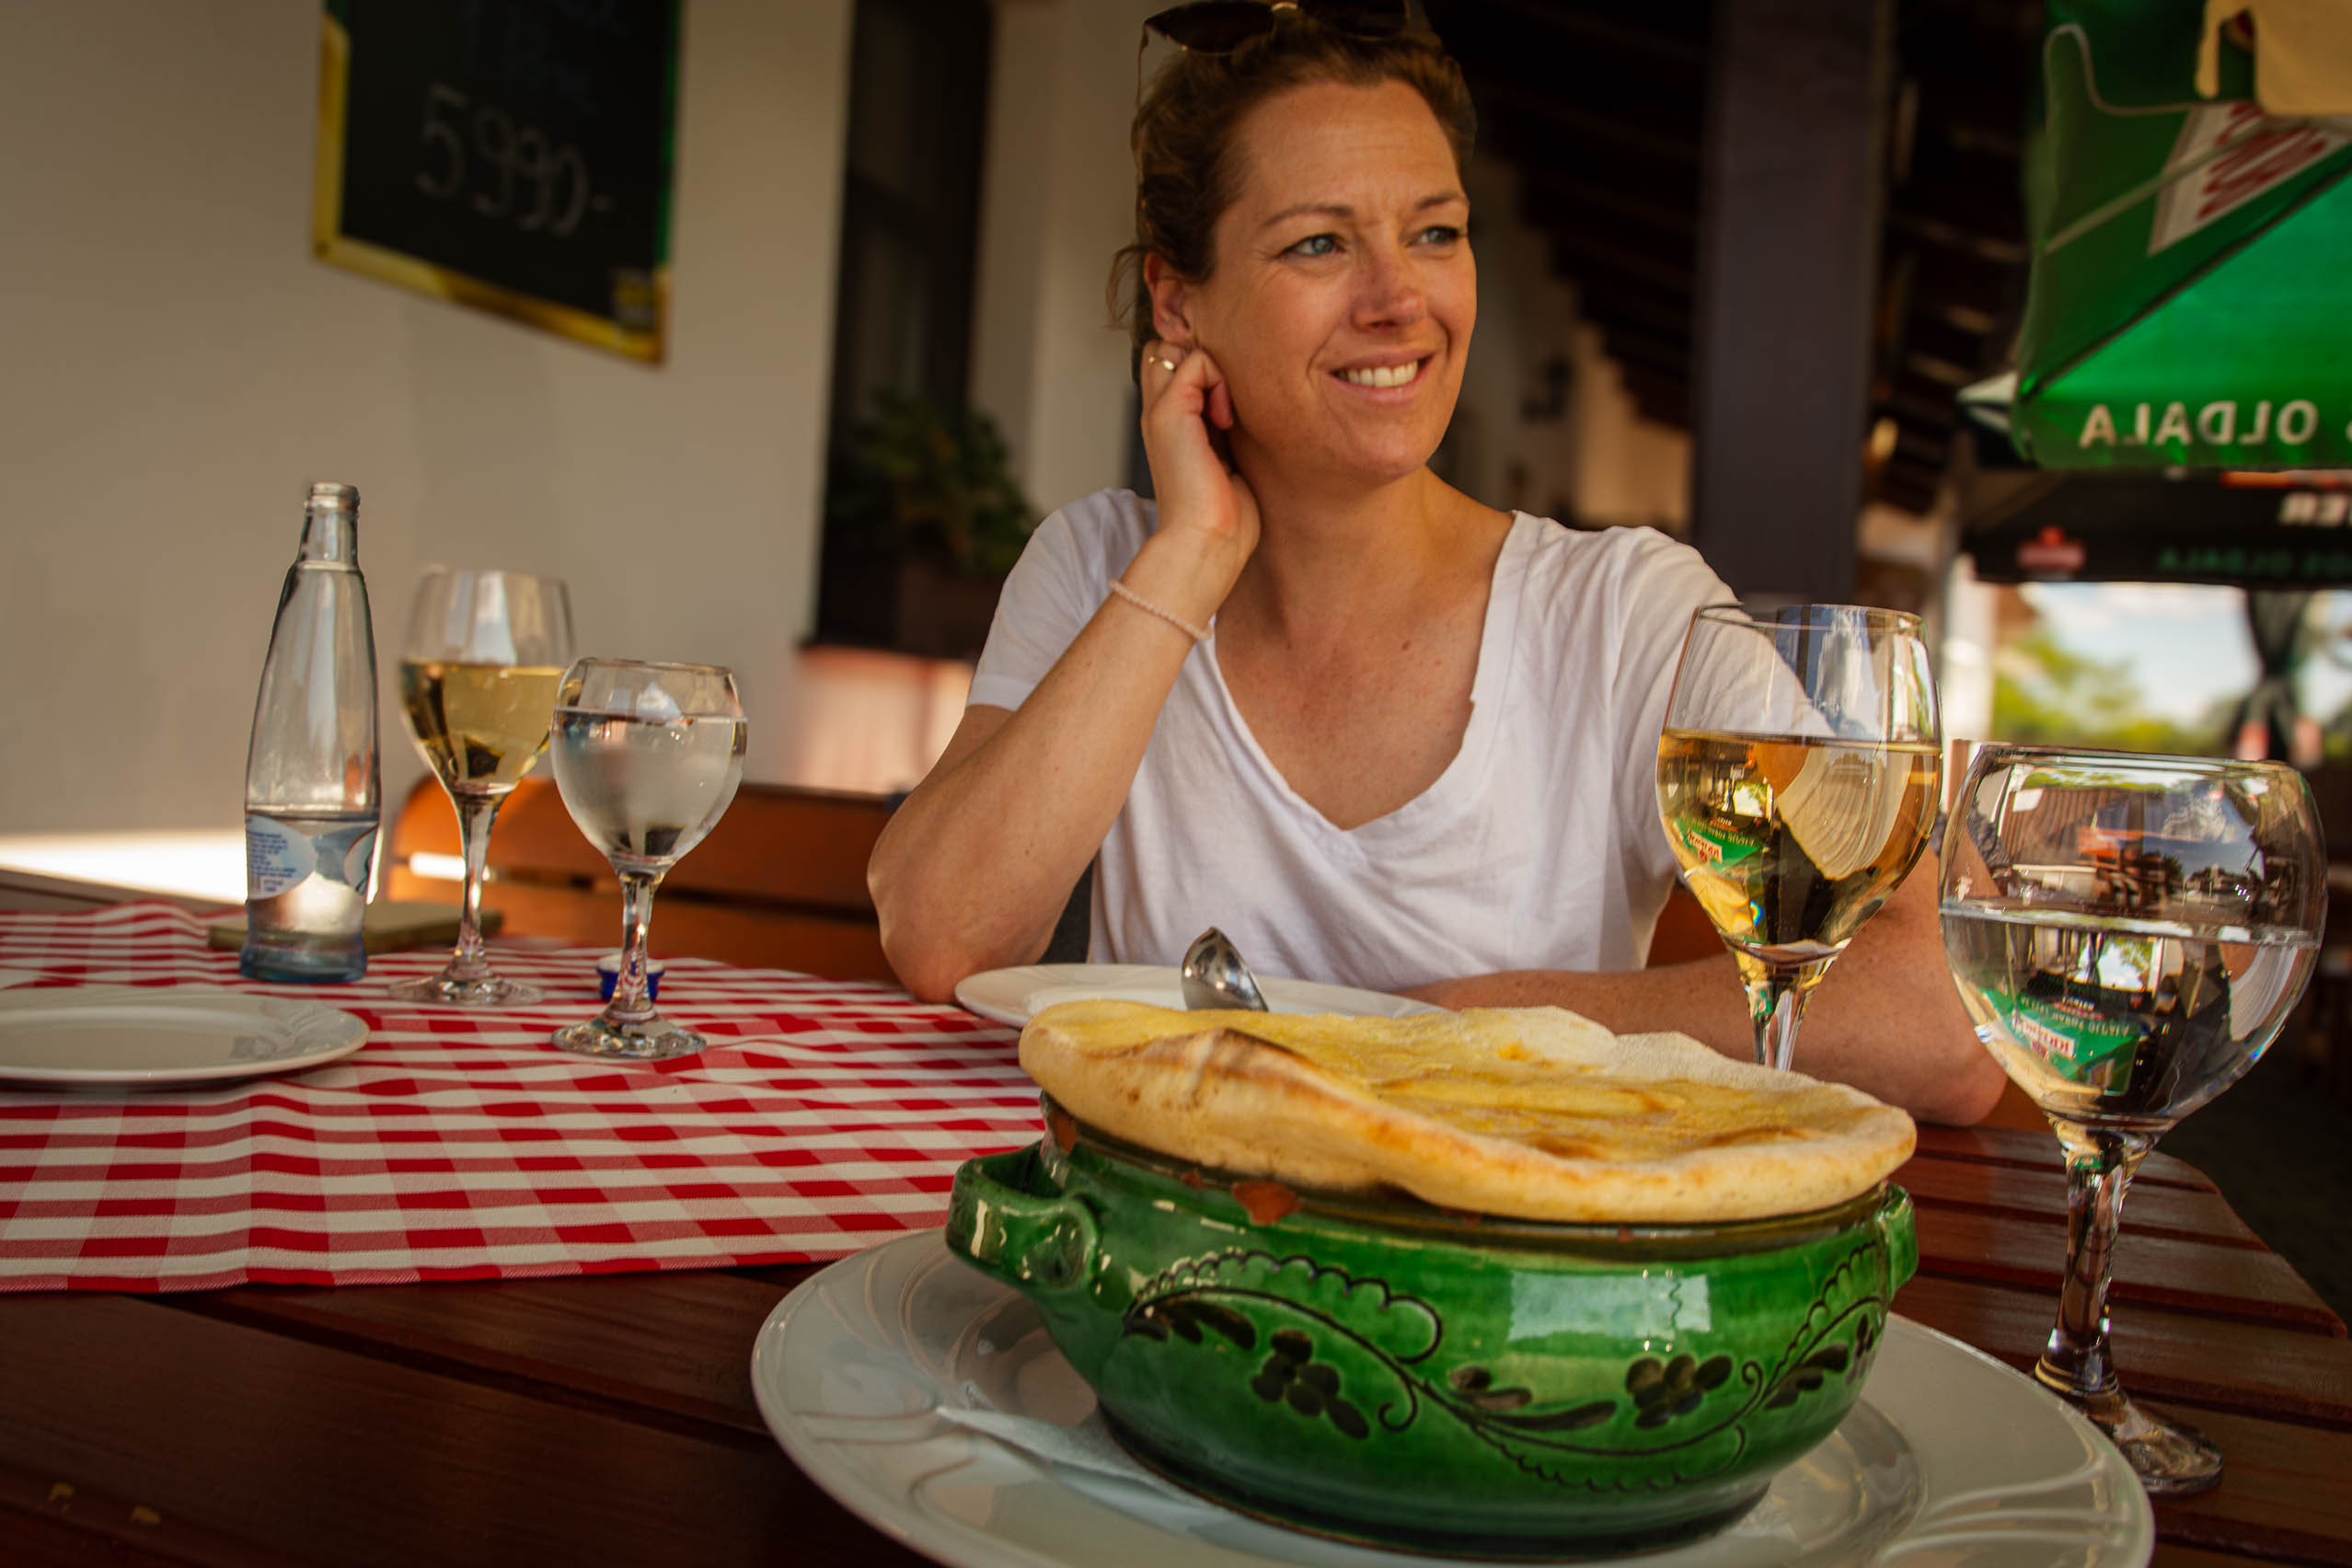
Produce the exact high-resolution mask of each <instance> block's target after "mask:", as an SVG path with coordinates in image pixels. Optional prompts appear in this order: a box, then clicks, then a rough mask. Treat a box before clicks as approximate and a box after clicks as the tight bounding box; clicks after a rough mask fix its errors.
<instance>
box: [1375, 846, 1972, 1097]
mask: <svg viewBox="0 0 2352 1568" xmlns="http://www.w3.org/2000/svg"><path fill="white" fill-rule="evenodd" d="M1939 880H1940V879H1939V875H1938V871H1937V867H1936V860H1935V857H1934V855H1932V854H1930V855H1927V856H1925V857H1924V858H1922V859H1921V860H1920V864H1919V865H1918V866H1917V867H1916V868H1915V869H1914V870H1912V872H1911V874H1910V876H1909V877H1908V878H1906V879H1905V880H1904V882H1903V885H1902V886H1900V887H1898V888H1897V889H1896V890H1895V895H1894V896H1893V897H1892V898H1889V899H1888V900H1887V901H1886V903H1885V906H1884V907H1882V908H1881V909H1880V910H1879V911H1878V913H1877V914H1875V915H1874V916H1872V917H1870V919H1869V920H1868V921H1867V922H1866V923H1864V925H1863V926H1862V930H1861V931H1860V932H1859V933H1857V934H1856V935H1855V937H1854V940H1852V942H1851V943H1850V944H1849V945H1848V946H1847V948H1846V951H1844V952H1843V953H1841V954H1839V957H1838V959H1837V961H1836V962H1835V963H1832V964H1830V966H1829V972H1828V974H1826V975H1824V976H1823V977H1822V981H1821V984H1820V985H1819V986H1816V987H1815V989H1814V993H1813V997H1812V999H1811V1000H1810V1001H1809V1002H1808V1003H1807V1004H1806V1006H1805V1012H1804V1023H1803V1025H1802V1027H1800V1028H1799V1029H1798V1031H1797V1046H1796V1062H1795V1066H1796V1067H1797V1068H1798V1069H1799V1070H1800V1071H1803V1072H1805V1073H1808V1074H1810V1075H1811V1076H1813V1077H1815V1078H1831V1079H1835V1080H1836V1081H1838V1082H1839V1083H1849V1084H1851V1085H1853V1086H1854V1087H1855V1088H1857V1089H1860V1090H1864V1091H1865V1092H1867V1093H1870V1094H1873V1095H1875V1096H1876V1097H1877V1098H1879V1099H1881V1100H1883V1101H1886V1102H1887V1103H1888V1104H1890V1105H1899V1106H1901V1107H1902V1108H1903V1109H1904V1110H1906V1111H1908V1112H1910V1113H1912V1114H1913V1115H1915V1116H1919V1117H1921V1118H1922V1119H1924V1120H1927V1121H1931V1122H1950V1123H1954V1124H1961V1125H1966V1124H1969V1123H1972V1122H1976V1121H1979V1120H1981V1119H1982V1118H1983V1117H1984V1115H1985V1114H1986V1113H1988V1112H1989V1111H1990V1110H1991V1109H1992V1107H1993V1102H1994V1101H1997V1100H1999V1099H2000V1091H2001V1086H2002V1085H2003V1083H2004V1082H2006V1081H2007V1080H2006V1079H2005V1078H2004V1077H2003V1075H2002V1073H2001V1070H2000V1064H1999V1063H1998V1062H1996V1061H1994V1060H1993V1057H1992V1054H1991V1053H1990V1052H1989V1051H1987V1050H1986V1049H1985V1048H1984V1046H1983V1045H1981V1044H1979V1043H1977V1035H1976V1031H1975V1029H1974V1028H1973V1027H1972V1026H1971V1024H1970V1023H1969V1020H1968V1014H1967V1010H1966V1009H1965V1008H1963V1007H1962V1006H1961V1005H1960V995H1959V993H1958V992H1957V991H1956V990H1954V988H1953V985H1952V977H1951V974H1950V973H1949V972H1948V971H1947V970H1946V969H1945V968H1944V963H1943V929H1942V927H1941V924H1940V923H1939V921H1938V918H1937V915H1936V888H1937V885H1938V882H1939ZM1411 994H1412V995H1413V996H1416V997H1421V998H1423V999H1424V1000H1425V1001H1432V1002H1436V1003H1438V1004H1440V1005H1442V1006H1445V1007H1449V1008H1462V1007H1529V1006H1533V1005H1536V1004H1538V1003H1544V1002H1549V1003H1551V1004H1553V1005H1555V1006H1558V1007H1563V1008H1568V1009H1572V1010H1574V1011H1575V1012H1580V1013H1583V1014H1584V1015H1585V1017H1587V1018H1589V1019H1592V1020H1594V1021H1595V1022H1597V1023H1602V1024H1606V1025H1608V1027H1609V1028H1611V1029H1614V1030H1618V1031H1620V1032H1628V1033H1631V1032H1638V1031H1644V1030H1658V1029H1673V1030H1679V1031H1681V1032H1683V1033H1685V1034H1689V1035H1692V1036H1694V1037H1696V1038H1698V1039H1700V1040H1703V1041H1705V1042H1706V1043H1708V1044H1710V1045H1712V1046H1713V1047H1714V1048H1715V1049H1716V1050H1718V1051H1720V1052H1722V1053H1723V1054H1724V1055H1726V1056H1734V1057H1736V1058H1738V1059H1739V1060H1741V1061H1750V1060H1753V1059H1754V1053H1755V1031H1754V1029H1753V1027H1752V1026H1751V1025H1750V1024H1749V1022H1748V1018H1747V993H1746V992H1745V991H1744V990H1743V989H1742V988H1741V986H1740V981H1739V973H1738V971H1737V970H1736V969H1735V967H1734V966H1733V963H1732V960H1731V955H1730V954H1729V953H1725V954H1724V956H1722V957H1721V958H1708V959H1701V960H1700V961H1698V962H1696V963H1677V964H1670V965H1667V966H1666V967H1663V968H1658V969H1643V970H1633V971H1630V972H1627V973H1624V974H1574V973H1570V972H1567V971H1562V970H1532V969H1530V970H1516V971H1513V972H1511V973H1508V974H1482V975H1474V976H1470V977H1469V978H1466V979H1460V980H1447V981H1441V982H1439V983H1438V984H1436V985H1434V986H1422V987H1421V988H1419V989H1418V990H1415V991H1413V992H1412V993H1411Z"/></svg>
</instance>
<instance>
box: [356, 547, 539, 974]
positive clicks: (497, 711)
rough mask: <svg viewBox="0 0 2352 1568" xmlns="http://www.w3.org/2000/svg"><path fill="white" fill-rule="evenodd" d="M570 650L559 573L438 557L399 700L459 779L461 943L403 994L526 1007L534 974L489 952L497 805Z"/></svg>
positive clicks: (421, 744) (529, 753)
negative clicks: (488, 883) (484, 918)
mask: <svg viewBox="0 0 2352 1568" xmlns="http://www.w3.org/2000/svg"><path fill="white" fill-rule="evenodd" d="M570 662H571V597H570V596H569V595H568V594H566V593H565V591H564V586H563V584H562V583H561V582H559V581H557V580H556V579H555V578H552V577H535V576H532V575H530V574H528V573H526V572H520V571H454V570H452V569H450V568H448V567H444V566H436V567H432V568H431V569H429V570H428V571H426V572H425V575H424V579H423V581H421V582H419V583H418V584H417V598H416V605H415V606H414V608H413V609H412V610H411V611H410V612H409V640H408V644H407V647H406V650H405V651H404V652H403V653H402V655H401V659H400V710H401V711H402V712H403V713H405V714H406V715H407V716H408V720H409V734H410V735H411V736H412V737H413V738H414V739H415V741H416V743H417V750H418V752H419V753H420V754H421V755H422V756H423V757H424V759H425V761H426V762H427V763H428V764H429V765H431V767H432V770H433V773H434V774H435V775H436V776H437V777H438V778H440V779H441V784H442V788H443V789H444V790H448V791H449V801H450V803H451V804H452V805H453V806H455V808H456V810H457V837H458V843H459V844H460V846H461V847H463V849H464V852H465V857H466V891H465V895H464V896H465V902H464V905H463V913H462V914H461V915H460V917H459V918H458V923H457V946H456V950H455V951H454V952H452V953H451V954H450V956H449V962H448V963H447V964H445V965H444V966H443V968H442V971H441V973H440V974H434V975H432V976H430V977H428V978H425V979H421V980H400V981H396V982H394V983H393V985H392V986H391V987H390V989H391V992H392V995H394V996H395V997H399V998H400V999H401V1000H402V1001H409V1002H431V1003H439V1004H443V1005H446V1006H453V1007H473V1008H487V1007H521V1006H525V1005H527V1004H529V1003H532V1002H536V1001H537V1000H539V997H540V993H539V991H538V989H537V987H536V986H525V985H524V984H522V983H521V982H520V981H515V980H509V979H507V978H506V977H505V976H504V975H502V974H497V973H495V972H493V971H492V970H491V968H490V962H489V960H487V959H486V958H484V957H483V956H482V929H481V910H482V867H483V865H484V863H485V861H486V859H487V858H488V857H489V854H490V826H491V824H493V823H495V822H496V821H497V819H498V808H499V807H501V806H502V805H504V804H505V803H506V797H507V796H509V795H511V794H513V792H514V786H515V785H516V784H518V783H520V782H522V778H523V776H524V775H525V773H528V772H529V771H530V770H531V765H532V764H533V763H535V762H536V761H538V759H539V755H540V754H541V753H542V752H544V751H546V750H547V749H548V718H549V716H550V715H551V714H552V713H553V712H554V709H555V695H556V683H557V682H558V681H559V680H561V679H562V678H563V667H564V665H565V664H567V663H570Z"/></svg>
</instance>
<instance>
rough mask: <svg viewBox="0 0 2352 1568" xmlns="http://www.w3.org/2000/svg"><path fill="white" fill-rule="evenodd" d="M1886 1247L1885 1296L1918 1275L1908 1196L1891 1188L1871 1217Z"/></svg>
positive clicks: (1916, 1235)
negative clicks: (1914, 1275)
mask: <svg viewBox="0 0 2352 1568" xmlns="http://www.w3.org/2000/svg"><path fill="white" fill-rule="evenodd" d="M1871 1223H1872V1224H1874V1225H1875V1226H1876V1227H1877V1228H1878V1239H1880V1240H1881V1241H1882V1242H1884V1243H1885V1246H1886V1294H1887V1295H1889V1296H1892V1295H1894V1294H1895V1293H1896V1292H1897V1291H1898V1290H1900V1289H1902V1288H1903V1286H1904V1283H1905V1282H1906V1281H1908V1279H1909V1278H1910V1277H1911V1276H1912V1275H1913V1274H1917V1273H1919V1272H1920V1236H1919V1230H1918V1228H1916V1227H1915V1226H1914V1225H1913V1224H1912V1220H1911V1194H1910V1193H1907V1192H1905V1191H1903V1189H1902V1188H1900V1187H1897V1186H1892V1185H1890V1186H1889V1187H1888V1188H1887V1189H1886V1195H1885V1197H1883V1198H1881V1199H1880V1200H1879V1202H1878V1212H1877V1213H1876V1214H1874V1215H1873V1216H1871Z"/></svg>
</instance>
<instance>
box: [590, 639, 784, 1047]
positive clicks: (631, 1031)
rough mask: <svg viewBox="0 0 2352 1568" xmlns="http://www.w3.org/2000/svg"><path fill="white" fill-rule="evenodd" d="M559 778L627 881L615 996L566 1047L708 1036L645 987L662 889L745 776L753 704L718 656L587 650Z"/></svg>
mask: <svg viewBox="0 0 2352 1568" xmlns="http://www.w3.org/2000/svg"><path fill="white" fill-rule="evenodd" d="M549 755H550V757H551V760H552V761H553V763H554V765H555V776H556V788H557V789H559V790H561V791H562V792H563V803H564V805H565V807H566V808H567V809H569V810H570V811H571V820H572V821H573V822H575V823H578V824H580V831H581V832H582V833H584V834H586V835H587V836H588V842H590V843H591V844H594V846H595V847H597V848H598V849H600V850H602V851H603V852H604V854H605V859H608V860H610V861H611V862H612V863H613V870H614V871H615V872H616V873H617V875H618V876H619V877H620V884H621V949H622V951H621V971H620V976H619V978H618V980H617V982H616V983H615V984H614V986H613V999H612V1002H611V1004H610V1005H609V1006H607V1007H606V1008H605V1010H604V1011H603V1012H601V1013H599V1014H597V1015H596V1016H595V1017H594V1018H593V1019H590V1020H587V1021H586V1022H584V1023H573V1024H567V1025H565V1026H564V1027H563V1028H561V1029H559V1030H557V1031H556V1032H555V1043H557V1044H558V1045H560V1046H562V1047H563V1048H564V1049H565V1050H567V1051H578V1052H581V1053H582V1054H583V1055H591V1056H628V1057H631V1058H635V1059H639V1060H649V1061H650V1060H658V1059H660V1058H663V1057H667V1056H685V1055H692V1054H693V1053H695V1052H697V1051H699V1050H701V1049H702V1048H703V1046H704V1045H705V1044H707V1043H708V1042H707V1041H705V1040H704V1039H703V1037H702V1036H701V1035H699V1034H697V1033H695V1032H693V1031H692V1030H690V1029H686V1028H683V1027H681V1026H680V1025H678V1024H676V1023H674V1022H672V1021H671V1020H668V1019H666V1018H663V1016H662V1015H661V1014H660V1013H659V1012H658V1011H656V1010H655V1009H654V1007H653V1003H652V1001H651V998H650V997H647V996H646V994H645V937H646V930H647V928H648V927H649V926H650V925H651V921H652V918H653V890H654V889H655V888H657V887H659V886H660V885H661V882H662V878H663V874H664V873H666V872H667V871H668V870H669V869H670V868H671V867H672V866H674V865H676V864H677V863H678V861H679V859H681V858H683V857H684V856H685V854H686V851H687V850H689V849H691V848H693V847H695V846H696V845H698V844H699V843H701V842H702V839H703V836H704V835H705V834H707V833H709V831H710V829H711V827H712V825H713V824H716V823H717V822H718V820H719V818H720V816H721V814H722V813H724V812H725V811H726V809H727V804H728V802H729V801H732V800H733V799H734V798H735V787H736V786H737V785H738V784H740V783H742V782H743V777H744V709H743V704H742V703H740V702H738V701H737V700H736V699H735V677H734V676H733V675H732V674H729V673H728V672H727V671H725V670H723V669H721V668H720V667H719V666H718V665H716V664H652V663H637V662H635V661H632V660H626V659H582V660H581V661H580V662H579V663H576V664H574V665H572V666H571V669H570V670H567V671H566V672H564V676H563V686H562V687H561V689H559V691H558V692H557V694H556V704H555V735H554V740H553V742H552V743H551V751H550V754H549Z"/></svg>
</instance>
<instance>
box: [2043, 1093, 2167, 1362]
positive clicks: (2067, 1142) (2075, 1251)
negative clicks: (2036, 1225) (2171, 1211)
mask: <svg viewBox="0 0 2352 1568" xmlns="http://www.w3.org/2000/svg"><path fill="white" fill-rule="evenodd" d="M2050 1125H2052V1126H2053V1127H2055V1128H2057V1129H2058V1142H2059V1144H2061V1145H2062V1146H2063V1147H2065V1149H2066V1282H2065V1285H2064V1286H2063V1288H2062V1289H2061V1290H2060V1291H2059V1293H2058V1323H2057V1325H2056V1326H2055V1327H2053V1328H2052V1329H2051V1330H2050V1343H2049V1346H2048V1348H2047V1349H2046V1350H2044V1351H2043V1352H2042V1358H2041V1360H2040V1361H2039V1362H2037V1363H2035V1367H2034V1376H2035V1377H2036V1378H2039V1379H2041V1381H2042V1382H2043V1383H2044V1384H2046V1385H2047V1386H2048V1387H2050V1388H2052V1389H2057V1390H2058V1392H2059V1393H2061V1394H2065V1395H2067V1396H2068V1397H2070V1398H2071V1399H2074V1400H2077V1401H2090V1400H2093V1399H2096V1398H2098V1397H2099V1396H2102V1395H2108V1394H2113V1393H2114V1392H2115V1391H2116V1369H2115V1366H2114V1365H2113V1363H2112V1362H2111V1361H2110V1360H2109V1358H2108V1355H2107V1284H2108V1281H2109V1280H2110V1278H2112V1276H2113V1274H2114V1266H2115V1250H2116V1227H2117V1226H2119V1225H2120V1224H2121V1223H2122V1222H2123V1203H2124V1193H2125V1192H2126V1191H2127V1190H2128V1189H2129V1187H2130V1186H2131V1177H2132V1172H2133V1171H2135V1170H2139V1162H2140V1160H2141V1159H2143V1158H2145V1157H2146V1155H2147V1153H2148V1151H2149V1149H2150V1147H2153V1146H2154V1141H2155V1140H2153V1139H2152V1138H2150V1137H2149V1136H2146V1135H2145V1134H2141V1133H2132V1132H2125V1131H2121V1130H2118V1129H2112V1128H2095V1129H2094V1128H2092V1127H2087V1126H2084V1125H2083V1124H2081V1123H2079V1122H2070V1121H2066V1120H2063V1119H2061V1118H2059V1117H2057V1116H2053V1117H2051V1118H2050Z"/></svg>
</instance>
